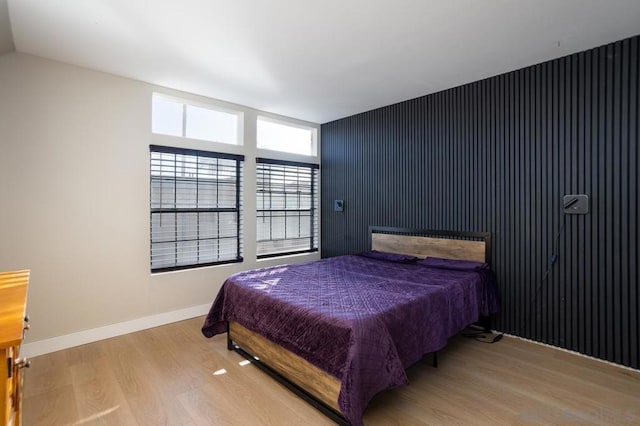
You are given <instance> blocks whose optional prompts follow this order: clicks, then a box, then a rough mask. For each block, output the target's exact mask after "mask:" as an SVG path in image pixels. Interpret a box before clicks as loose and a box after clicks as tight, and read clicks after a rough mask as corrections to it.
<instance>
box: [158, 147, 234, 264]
mask: <svg viewBox="0 0 640 426" xmlns="http://www.w3.org/2000/svg"><path fill="white" fill-rule="evenodd" d="M150 152H151V165H150V175H151V271H152V272H160V271H168V270H175V269H183V268H190V267H196V266H208V265H216V264H222V263H232V262H241V261H242V204H241V203H242V166H243V161H244V157H243V156H241V155H233V154H223V153H217V152H208V151H198V150H189V149H182V148H172V147H165V146H158V145H151V146H150Z"/></svg>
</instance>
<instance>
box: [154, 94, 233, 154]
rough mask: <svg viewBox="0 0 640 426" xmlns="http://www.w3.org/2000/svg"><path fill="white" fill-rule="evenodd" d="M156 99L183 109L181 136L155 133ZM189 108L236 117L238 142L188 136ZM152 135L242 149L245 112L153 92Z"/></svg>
mask: <svg viewBox="0 0 640 426" xmlns="http://www.w3.org/2000/svg"><path fill="white" fill-rule="evenodd" d="M154 98H159V99H163V100H165V101H168V102H173V103H176V104H180V105H181V107H182V118H181V120H182V126H181V134H180V135H172V134H167V133H157V132H154V131H153V116H154V111H153V100H154ZM188 106H192V107H196V108H202V109H208V110H211V111H215V112H222V113H225V114H230V115H235V116H236V117H237V123H236V141H235V143H230V142H224V141H220V140H214V139H202V138H194V137H189V136H187V126H188V122H187V107H188ZM151 133H152V134H153V135H160V136H163V137H170V138H180V139H186V140H193V141H202V142H207V143H215V144H220V145H223V146H236V147H241V146H243V145H244V112H242V111H238V110H235V109H231V108H225V107H223V106H219V105H212V104H210V103H204V102H198V101H195V100H191V99H185V98H179V97H175V96H171V95H166V94H164V93H159V92H153V93H152V94H151Z"/></svg>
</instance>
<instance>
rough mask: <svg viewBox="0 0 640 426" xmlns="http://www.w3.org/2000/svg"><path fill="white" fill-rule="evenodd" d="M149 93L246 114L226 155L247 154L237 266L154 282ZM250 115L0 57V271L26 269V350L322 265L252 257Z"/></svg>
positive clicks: (135, 84)
mask: <svg viewBox="0 0 640 426" xmlns="http://www.w3.org/2000/svg"><path fill="white" fill-rule="evenodd" d="M153 92H161V93H167V94H170V95H172V96H178V97H181V98H185V99H193V100H198V101H201V102H206V103H213V104H219V105H221V106H226V107H231V108H236V109H240V110H241V111H243V112H244V122H245V128H244V136H245V146H244V147H243V148H240V149H238V148H236V149H233V147H231V148H230V151H234V152H241V153H244V154H245V155H246V156H247V158H246V162H245V183H246V185H245V192H244V194H245V195H244V201H245V202H244V206H245V216H244V226H245V243H244V246H245V253H244V257H245V261H244V263H241V264H232V265H223V266H216V267H207V268H199V269H190V270H184V271H178V272H170V273H163V274H154V275H152V274H150V271H149V144H151V143H159V142H162V137H161V136H152V134H151V132H150V129H151V94H152V93H153ZM257 114H258V111H256V110H252V109H249V108H245V107H240V106H237V105H232V104H227V103H223V102H220V101H214V100H211V99H206V98H201V97H196V96H193V95H188V94H184V93H180V92H176V91H172V90H168V89H164V88H161V87H157V86H153V85H150V84H146V83H142V82H139V81H134V80H129V79H125V78H120V77H115V76H112V75H109V74H104V73H99V72H95V71H91V70H87V69H84V68H79V67H75V66H71V65H66V64H62V63H58V62H53V61H49V60H45V59H41V58H38V57H34V56H30V55H25V54H20V53H9V54H7V55H3V56H0V203H2V204H1V210H0V270H12V269H23V268H24V269H31V274H32V275H31V283H30V288H29V295H28V313H29V315H30V317H31V323H32V328H31V331H30V332H29V334H28V336H27V342H34V341H39V340H42V339H48V338H52V337H56V336H62V335H67V334H70V333H74V332H78V331H82V330H88V329H93V328H97V327H102V326H106V325H109V324H116V323H120V322H124V321H129V320H134V319H137V318H142V317H147V316H150V315H155V314H159V313H163V312H169V311H174V310H180V309H184V308H188V307H192V306H196V305H202V304H209V303H211V302H212V300H213V298H214V297H215V295H216V294H217V292H218V290H219V288H220V286H221V284H222V282H223V281H224V279H225V278H226V277H227V276H228V275H229V274H231V273H233V272H236V271H239V270H245V269H253V268H256V267H261V266H267V265H271V264H277V263H284V262H297V261H304V260H311V259H317V258H319V254H317V253H314V254H309V255H300V256H294V257H289V258H287V259H285V260H283V259H280V260H278V259H275V260H274V259H271V260H267V261H260V262H257V261H256V260H255V227H256V223H255V222H256V221H255V214H254V213H253V212H252V210H253V209H254V208H255V196H253V194H254V193H255V156H256V148H255V118H256V116H257ZM267 115H271V114H267ZM293 121H295V120H293ZM298 123H301V124H306V125H310V124H311V123H304V122H298ZM313 126H314V127H316V128H319V126H317V125H313ZM172 141H175V140H173V139H172ZM165 144H166V143H165ZM182 146H185V147H191V148H196V149H209V150H214V149H215V148H218V147H219V146H218V145H216V146H215V147H212V145H211V144H210V143H208V142H203V141H190V140H184V141H183V144H182ZM307 161H308V159H307Z"/></svg>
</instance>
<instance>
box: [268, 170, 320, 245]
mask: <svg viewBox="0 0 640 426" xmlns="http://www.w3.org/2000/svg"><path fill="white" fill-rule="evenodd" d="M318 170H319V166H318V165H317V164H307V163H298V162H291V161H280V160H272V159H266V158H258V159H256V179H257V180H256V196H257V211H256V213H257V214H256V216H257V256H258V258H265V257H273V256H282V255H285V254H294V253H304V252H312V251H317V250H318Z"/></svg>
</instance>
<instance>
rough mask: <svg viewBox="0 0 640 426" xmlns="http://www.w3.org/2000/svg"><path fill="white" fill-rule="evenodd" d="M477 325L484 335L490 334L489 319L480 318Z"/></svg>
mask: <svg viewBox="0 0 640 426" xmlns="http://www.w3.org/2000/svg"><path fill="white" fill-rule="evenodd" d="M478 325H479V326H480V327H482V329H483V331H484V332H485V333H490V332H491V317H480V320H479V321H478Z"/></svg>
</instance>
